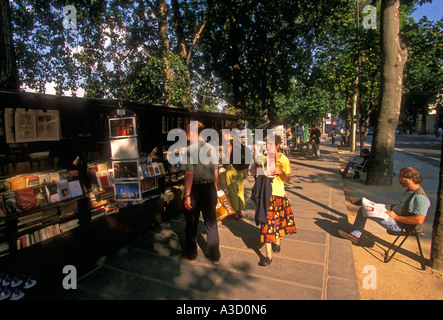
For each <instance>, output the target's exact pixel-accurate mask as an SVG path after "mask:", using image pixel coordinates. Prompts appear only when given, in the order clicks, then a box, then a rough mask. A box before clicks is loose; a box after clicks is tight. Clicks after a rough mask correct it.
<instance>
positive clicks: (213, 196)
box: [182, 121, 220, 264]
mask: <svg viewBox="0 0 443 320" xmlns="http://www.w3.org/2000/svg"><path fill="white" fill-rule="evenodd" d="M203 129H204V126H203V125H202V124H201V123H200V122H194V121H192V122H191V123H190V124H189V125H188V127H187V136H188V140H189V141H190V143H191V145H190V146H189V147H188V149H187V161H186V163H183V164H182V169H183V170H184V171H185V181H184V184H185V195H184V206H185V213H184V215H185V220H186V229H185V233H186V239H185V249H184V255H183V256H184V257H185V258H186V259H189V260H190V261H191V262H194V261H196V259H197V227H198V222H199V218H200V211H201V212H202V214H203V219H204V222H205V227H206V234H207V242H208V243H207V248H208V254H209V259H210V260H211V261H212V262H213V263H214V264H219V263H220V238H219V234H218V226H217V218H216V209H215V207H216V205H217V179H218V152H217V151H216V149H215V148H214V147H213V146H212V145H211V144H210V143H206V142H205V141H204V140H203V139H202V138H201V136H200V133H201V131H202V130H203ZM194 146H195V147H196V148H195V149H193V148H194ZM202 148H205V149H204V150H206V152H204V153H205V154H206V155H208V156H209V157H210V159H212V160H214V159H215V161H210V162H209V163H207V164H204V163H202V161H201V160H202V159H200V157H201V156H200V150H201V149H202ZM191 157H192V158H193V159H192V161H191ZM193 163H196V164H193ZM205 163H206V161H205Z"/></svg>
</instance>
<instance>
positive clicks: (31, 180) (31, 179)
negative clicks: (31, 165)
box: [26, 174, 39, 188]
mask: <svg viewBox="0 0 443 320" xmlns="http://www.w3.org/2000/svg"><path fill="white" fill-rule="evenodd" d="M38 184H39V178H38V176H37V175H35V174H32V175H29V176H27V177H26V187H28V188H29V187H35V186H38Z"/></svg>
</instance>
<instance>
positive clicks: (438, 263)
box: [431, 143, 443, 271]
mask: <svg viewBox="0 0 443 320" xmlns="http://www.w3.org/2000/svg"><path fill="white" fill-rule="evenodd" d="M441 155H442V156H441V158H440V182H439V184H438V193H437V208H436V209H435V217H434V223H433V225H432V242H431V266H432V268H433V269H436V270H439V271H442V270H443V215H442V211H443V143H442V147H441Z"/></svg>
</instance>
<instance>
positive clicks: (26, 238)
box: [0, 170, 83, 254]
mask: <svg viewBox="0 0 443 320" xmlns="http://www.w3.org/2000/svg"><path fill="white" fill-rule="evenodd" d="M0 192H1V193H0V254H3V253H7V252H9V250H11V249H12V250H15V249H16V250H20V249H23V248H26V247H29V246H31V245H33V244H36V243H38V242H40V241H43V240H46V239H49V238H51V237H53V236H55V235H58V234H61V233H63V232H66V231H69V230H72V229H74V228H76V227H78V225H79V219H78V217H77V213H78V212H79V202H78V200H80V199H83V189H82V186H81V183H80V180H79V173H78V170H57V171H45V172H35V173H28V174H23V175H17V176H14V177H11V178H6V179H3V180H2V181H1V182H0Z"/></svg>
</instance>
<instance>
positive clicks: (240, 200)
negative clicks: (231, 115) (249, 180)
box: [223, 132, 247, 219]
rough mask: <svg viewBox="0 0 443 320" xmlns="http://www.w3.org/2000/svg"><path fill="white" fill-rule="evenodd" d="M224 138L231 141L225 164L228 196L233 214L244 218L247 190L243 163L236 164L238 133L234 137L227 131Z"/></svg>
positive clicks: (236, 217) (238, 217) (234, 216)
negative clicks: (234, 148) (235, 150)
mask: <svg viewBox="0 0 443 320" xmlns="http://www.w3.org/2000/svg"><path fill="white" fill-rule="evenodd" d="M223 138H224V139H225V140H227V141H229V144H228V148H229V150H226V152H225V159H224V160H225V161H224V163H227V164H226V165H225V169H226V186H227V189H228V197H229V201H230V203H231V206H232V209H234V211H235V213H234V214H232V217H233V218H235V219H240V218H243V214H242V210H243V209H244V208H245V190H244V184H243V178H244V173H245V169H243V170H242V167H241V165H240V166H239V165H238V164H237V165H235V164H234V151H233V144H234V139H237V135H236V137H235V138H234V137H233V136H232V134H231V133H228V132H225V133H223ZM236 143H238V145H240V144H241V142H240V141H239V140H237V141H236ZM240 150H241V149H240ZM240 158H241V157H240ZM246 168H247V167H246Z"/></svg>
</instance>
